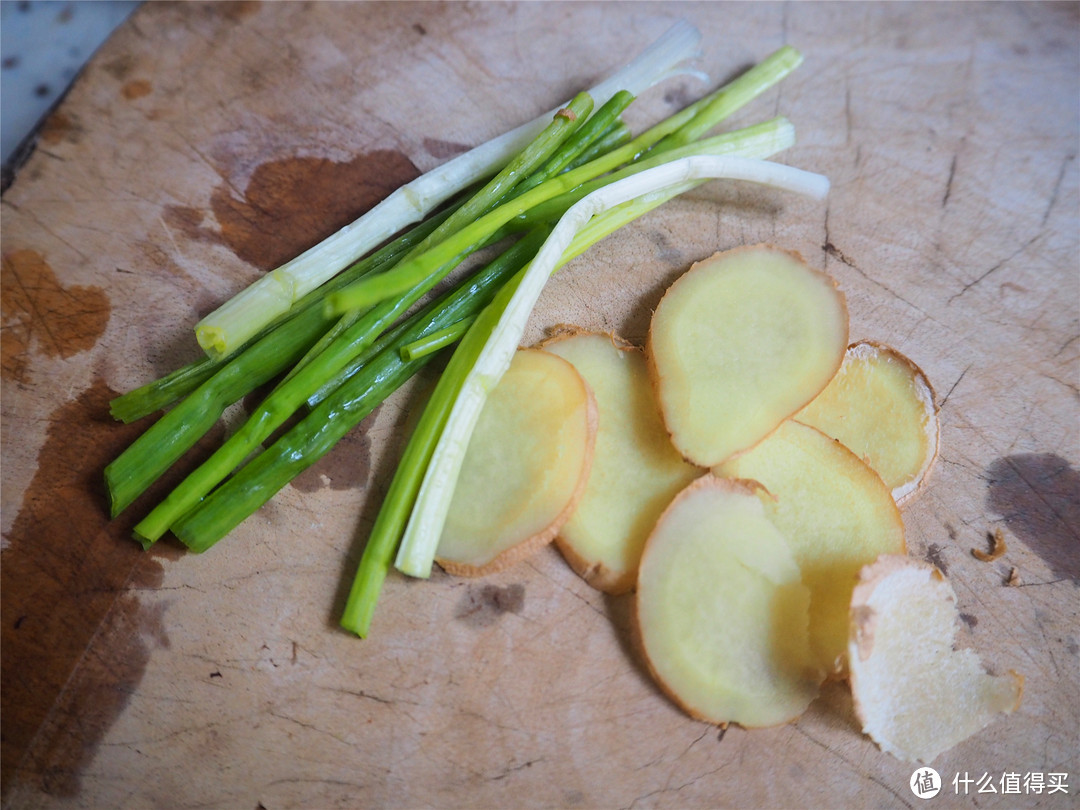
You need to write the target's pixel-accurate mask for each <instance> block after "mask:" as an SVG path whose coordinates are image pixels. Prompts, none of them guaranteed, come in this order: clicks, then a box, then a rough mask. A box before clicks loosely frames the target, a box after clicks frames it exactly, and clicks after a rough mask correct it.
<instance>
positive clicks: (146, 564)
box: [0, 380, 222, 796]
mask: <svg viewBox="0 0 1080 810" xmlns="http://www.w3.org/2000/svg"><path fill="white" fill-rule="evenodd" d="M114 396H116V392H115V391H112V390H110V389H109V388H108V386H107V385H105V383H104V382H102V381H100V380H99V381H97V382H95V383H94V384H93V385H92V386H91V387H90V388H89V389H87V390H86V391H84V392H83V393H82V394H80V395H79V396H78V397H77V398H76V399H74V400H72V401H70V402H66V403H64V404H61V405H60V406H59V407H57V408H56V410H55V411H53V412H52V413H51V414H48V415H47V417H46V418H47V420H48V425H49V427H48V429H47V433H46V438H45V442H44V443H43V445H42V447H41V450H40V452H39V454H38V466H37V470H36V471H35V473H34V477H33V479H32V480H31V482H30V485H29V487H28V488H27V490H26V492H25V494H24V495H23V499H22V504H21V507H20V509H19V512H18V514H17V515H16V517H15V519H14V522H13V524H12V528H11V531H10V533H9V534H8V535H7V537H6V540H7V542H8V545H7V547H6V548H5V549H4V550H3V552H2V564H0V615H6V616H19V617H20V619H21V620H20V621H19V622H17V624H18V627H16V626H15V624H16V623H11V624H8V623H4V624H3V626H2V627H3V629H2V637H0V646H2V650H0V679H2V682H3V684H4V688H3V690H2V692H0V714H2V715H3V718H4V720H3V723H4V729H3V738H2V743H0V745H2V750H0V765H2V781H3V784H4V790H5V791H6V790H7V786H8V784H9V782H10V780H11V778H12V776H13V775H14V773H15V770H16V768H18V770H19V774H20V779H24V780H29V781H32V782H34V783H35V784H37V785H38V787H39V788H40V789H41V790H43V791H45V792H48V793H52V794H56V795H60V796H74V795H76V794H77V793H78V790H79V778H80V772H81V770H82V769H83V768H84V767H85V766H86V765H87V764H88V763H89V762H90V761H91V759H92V758H93V756H94V752H95V749H96V746H97V743H98V741H99V740H100V739H101V737H102V736H103V735H104V734H105V732H106V731H107V730H108V729H109V727H110V726H111V725H112V724H113V722H115V720H116V718H117V717H118V716H119V715H120V713H121V712H122V711H123V709H124V707H125V706H126V704H127V701H128V698H129V696H130V695H131V694H132V692H133V691H134V689H135V688H136V686H137V685H138V683H139V680H140V679H141V678H142V674H143V672H144V670H145V667H146V664H147V662H148V660H149V658H150V655H151V653H152V652H153V650H154V649H157V648H160V647H167V646H168V645H169V639H168V633H167V632H166V625H165V621H164V613H165V609H166V605H165V603H163V602H159V603H156V604H154V605H153V606H151V607H145V606H143V605H142V604H141V603H140V601H139V599H138V597H137V596H136V595H135V591H136V590H152V589H154V588H156V587H158V586H159V585H160V583H161V580H162V577H163V575H164V568H163V564H164V562H165V561H167V560H169V559H174V558H175V557H176V556H178V555H179V554H180V553H182V552H180V551H179V550H178V549H177V548H176V546H173V545H172V544H171V543H169V542H166V541H161V542H159V543H158V544H157V545H156V546H155V547H154V550H152V551H151V552H149V553H145V552H143V551H142V550H141V548H140V547H139V545H138V544H137V543H135V542H134V541H133V540H132V539H131V530H132V527H133V526H134V524H135V522H136V521H137V520H138V519H139V517H140V516H141V515H142V514H143V513H144V512H143V511H142V510H140V509H138V507H139V506H140V504H141V503H144V501H140V502H137V503H136V504H135V507H136V508H133V509H132V510H129V512H130V514H128V513H125V514H123V515H121V516H120V518H118V519H116V520H114V521H110V520H109V517H108V508H107V502H108V499H107V496H106V493H105V485H104V480H103V476H102V471H103V469H104V467H105V465H106V464H107V463H109V462H110V461H112V460H113V458H115V457H116V455H118V454H119V453H120V452H121V450H123V449H124V448H125V447H126V446H127V445H128V444H130V443H131V442H132V441H133V440H134V439H135V438H136V436H138V435H139V433H140V432H141V431H142V430H143V429H144V427H145V424H144V423H136V424H133V425H123V424H120V423H118V422H115V421H113V419H112V418H111V417H110V416H109V400H110V399H112V398H113V397H114ZM221 434H222V430H221V429H215V431H212V435H211V436H209V437H208V439H207V441H206V442H204V443H201V444H200V445H199V446H198V447H197V448H196V449H195V451H194V456H195V457H196V458H193V459H191V460H185V461H184V462H183V463H182V464H181V465H180V467H182V468H183V469H177V470H175V471H170V473H169V474H168V475H167V476H166V477H165V479H163V480H162V481H161V482H159V484H158V485H155V487H153V488H152V489H151V491H150V492H148V493H147V495H146V499H145V500H155V499H160V498H161V497H162V496H163V495H164V494H165V492H166V491H167V490H168V488H171V487H172V486H175V484H176V483H177V482H178V480H179V478H180V477H182V476H184V475H186V474H187V472H189V471H190V469H191V467H192V465H193V464H194V463H198V461H200V460H201V459H202V458H205V457H206V455H208V452H209V450H210V447H211V446H212V444H214V443H216V442H218V441H220V437H221Z"/></svg>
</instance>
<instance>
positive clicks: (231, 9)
mask: <svg viewBox="0 0 1080 810" xmlns="http://www.w3.org/2000/svg"><path fill="white" fill-rule="evenodd" d="M261 6H262V3H261V2H260V1H259V0H235V1H234V2H230V3H222V4H221V6H220V8H221V9H222V11H221V13H222V16H224V17H225V19H226V20H230V21H232V22H240V21H242V20H245V19H247V18H248V17H250V16H252V15H253V14H257V13H258V12H259V9H260V7H261Z"/></svg>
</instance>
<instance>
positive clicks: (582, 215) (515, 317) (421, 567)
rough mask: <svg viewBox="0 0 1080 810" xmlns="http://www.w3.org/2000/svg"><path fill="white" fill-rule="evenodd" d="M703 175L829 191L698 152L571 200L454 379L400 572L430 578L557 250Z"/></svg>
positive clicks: (772, 166)
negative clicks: (621, 210) (603, 218)
mask: <svg viewBox="0 0 1080 810" xmlns="http://www.w3.org/2000/svg"><path fill="white" fill-rule="evenodd" d="M710 178H726V179H734V180H746V181H750V182H754V183H760V184H765V185H770V186H773V187H776V188H780V189H784V190H788V191H793V192H796V193H802V194H807V195H810V196H813V197H817V198H820V197H823V196H824V195H825V194H826V193H827V191H828V180H827V179H825V178H824V177H822V176H821V175H815V174H810V173H809V172H804V171H802V170H799V169H794V168H791V167H788V166H782V165H780V164H777V163H769V162H767V161H762V160H756V159H752V158H743V157H733V156H727V157H715V156H705V157H700V156H699V157H688V158H681V159H679V160H676V161H674V162H671V163H665V164H663V165H661V166H657V167H655V168H651V169H647V170H646V171H644V172H641V173H639V174H635V175H633V176H630V177H627V178H625V179H623V180H619V181H617V182H615V183H613V184H611V185H608V186H605V187H604V188H602V189H599V190H597V191H595V192H593V193H592V194H590V195H588V196H587V197H585V198H583V199H582V200H580V201H579V202H577V203H575V204H574V205H573V207H571V208H570V210H568V211H567V212H566V214H565V215H564V216H563V217H562V219H560V220H559V224H558V225H556V226H555V229H554V230H553V231H552V233H551V236H549V237H548V239H547V241H546V242H545V243H544V246H543V247H542V248H541V249H540V252H539V253H538V254H537V256H536V258H535V259H533V261H532V262H531V263H530V265H529V269H528V272H527V273H525V274H524V277H523V279H522V281H521V283H520V284H519V285H518V286H517V288H516V289H515V290H514V294H513V296H512V297H511V298H510V300H509V301H508V302H507V304H506V308H505V310H504V311H503V312H502V314H501V317H500V318H499V320H498V322H497V323H495V324H494V325H493V326H492V327H491V329H490V333H489V335H488V336H487V340H486V342H485V343H484V346H483V349H482V350H481V351H480V353H479V354H478V356H477V358H476V361H475V363H474V364H473V366H472V368H470V369H469V371H468V373H467V374H466V375H465V377H464V379H463V380H462V381H461V386H460V390H459V392H458V394H457V396H456V398H455V399H454V405H453V408H452V409H451V411H450V414H449V416H448V417H447V420H446V424H445V427H444V428H443V429H442V432H441V435H440V436H439V440H438V444H437V445H436V447H435V450H434V453H433V454H432V456H431V461H430V463H429V464H428V466H427V470H426V472H425V473H424V480H423V483H422V484H421V486H420V490H419V492H418V493H417V497H416V503H415V505H414V507H413V510H412V514H411V516H410V518H409V522H408V524H407V525H406V528H405V533H404V536H403V538H402V541H401V546H400V549H399V551H398V555H397V560H396V561H395V565H396V567H397V568H398V569H399V570H401V571H402V572H404V573H406V574H409V575H411V576H417V577H427V576H430V574H431V565H432V563H433V561H434V558H435V551H436V548H437V547H438V542H439V537H440V535H441V533H442V526H443V523H444V522H445V519H446V513H447V510H448V508H449V505H450V499H451V497H452V496H453V491H454V485H455V483H456V481H457V475H458V472H459V471H460V468H461V463H462V460H463V459H464V455H465V450H466V448H467V446H468V442H469V437H470V436H471V434H472V430H473V427H474V426H475V424H476V420H477V418H478V417H479V414H480V410H481V408H482V407H483V404H484V402H485V401H486V399H487V395H488V392H490V391H491V390H492V389H493V388H494V387H495V385H496V384H497V383H498V381H499V379H500V378H501V376H502V374H503V373H504V372H505V370H506V368H507V367H508V366H509V364H510V360H511V358H512V356H513V353H514V351H515V349H516V348H517V345H518V342H519V340H520V338H521V335H522V333H523V332H524V329H525V323H526V321H527V319H528V317H529V314H530V313H531V312H532V309H533V306H534V305H535V303H536V300H537V298H539V296H540V292H541V291H542V290H543V287H544V283H545V281H546V280H547V278H548V276H549V275H550V274H551V272H552V270H553V268H554V267H555V266H556V265H557V264H558V262H559V261H560V258H561V256H562V254H563V253H564V251H566V249H567V248H568V247H570V245H571V243H572V241H573V238H574V235H575V234H576V233H577V232H578V231H579V230H581V229H582V228H583V227H585V226H586V225H587V224H588V222H589V220H590V219H592V217H593V216H595V215H597V214H600V213H603V212H604V211H606V210H609V209H611V208H614V207H616V206H618V205H622V204H625V203H628V202H632V201H633V200H635V199H637V198H641V197H643V196H645V195H649V194H655V193H661V194H662V193H664V192H665V191H667V190H668V189H670V188H672V187H680V186H681V187H683V188H686V187H688V186H691V185H693V184H695V183H696V182H698V181H703V180H705V179H710ZM497 300H498V299H497ZM483 321H484V318H480V319H478V320H477V322H476V324H474V326H473V329H470V330H469V333H468V334H467V335H466V339H468V338H469V337H471V336H472V335H473V333H474V330H477V328H478V327H479V326H480V325H481V323H482V322H483ZM477 334H479V331H477ZM463 345H464V344H463Z"/></svg>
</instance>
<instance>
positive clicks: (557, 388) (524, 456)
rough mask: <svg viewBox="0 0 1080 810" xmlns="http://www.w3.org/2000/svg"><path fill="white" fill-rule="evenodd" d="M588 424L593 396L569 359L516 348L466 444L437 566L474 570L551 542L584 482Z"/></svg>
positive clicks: (592, 420) (590, 439) (591, 435)
mask: <svg viewBox="0 0 1080 810" xmlns="http://www.w3.org/2000/svg"><path fill="white" fill-rule="evenodd" d="M596 427H597V411H596V401H595V398H594V397H593V395H592V391H591V390H590V389H589V386H588V385H587V384H586V383H585V380H584V379H583V378H582V377H581V375H580V374H578V372H577V371H576V370H575V369H574V367H573V366H572V365H571V364H570V363H568V362H567V361H566V360H563V359H562V358H561V357H556V356H555V355H553V354H550V353H548V352H543V351H538V350H530V349H526V350H521V351H518V352H517V353H516V354H515V356H514V359H513V361H512V362H511V364H510V367H509V369H508V370H507V371H506V373H505V374H504V375H503V377H502V379H500V381H499V384H498V385H497V386H496V387H495V389H494V390H493V391H492V392H491V395H490V396H489V398H488V400H487V402H486V403H485V405H484V409H483V411H481V413H480V417H479V420H478V422H477V424H476V428H475V429H474V432H473V435H472V438H471V439H470V441H469V447H468V450H467V451H466V454H465V460H464V463H463V465H462V468H461V472H460V474H459V476H458V481H457V485H456V487H455V489H454V496H453V499H452V502H451V504H450V510H449V513H448V515H447V519H446V524H445V527H444V529H443V533H442V536H441V538H440V540H439V547H438V551H437V553H436V561H437V562H438V563H439V565H440V566H442V567H443V568H444V569H445V570H447V571H449V572H450V573H452V574H458V575H462V576H479V575H482V574H486V573H489V572H493V571H497V570H500V569H502V568H505V567H506V566H508V565H511V564H513V563H515V562H517V561H519V560H521V559H522V558H524V557H525V556H527V555H529V554H531V553H533V552H534V551H536V550H537V549H538V548H540V547H542V546H543V545H545V544H547V543H549V542H551V540H552V539H553V538H554V537H555V535H556V534H557V533H558V531H559V529H560V527H561V526H562V525H563V523H565V522H566V519H567V518H568V517H569V516H570V514H571V513H572V512H573V510H574V507H575V506H576V505H577V501H578V499H579V498H580V496H581V492H582V491H583V490H584V488H585V481H586V480H587V478H588V474H589V467H590V465H591V463H592V456H593V449H594V446H595V440H596Z"/></svg>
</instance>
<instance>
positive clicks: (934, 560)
mask: <svg viewBox="0 0 1080 810" xmlns="http://www.w3.org/2000/svg"><path fill="white" fill-rule="evenodd" d="M926 561H927V562H928V563H930V564H931V565H933V566H935V567H936V568H937V569H938V570H939V571H941V573H943V574H946V575H947V574H948V573H949V566H948V564H947V563H946V562H945V558H944V557H943V556H941V546H939V545H938V544H937V543H931V544H930V545H928V546H927V547H926Z"/></svg>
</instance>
